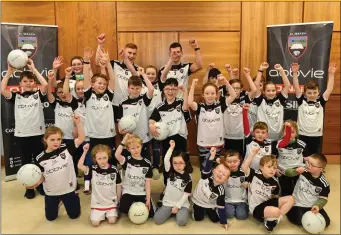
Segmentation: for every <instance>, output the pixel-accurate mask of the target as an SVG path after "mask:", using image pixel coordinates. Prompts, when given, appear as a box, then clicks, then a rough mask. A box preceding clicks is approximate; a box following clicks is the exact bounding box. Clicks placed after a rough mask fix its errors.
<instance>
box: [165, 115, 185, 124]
mask: <svg viewBox="0 0 341 235" xmlns="http://www.w3.org/2000/svg"><path fill="white" fill-rule="evenodd" d="M181 120H182V116H181V117H178V118H176V119H174V120H171V121H169V122H167V123H166V124H167V125H168V126H171V125H173V124H174V123H177V122H178V121H181Z"/></svg>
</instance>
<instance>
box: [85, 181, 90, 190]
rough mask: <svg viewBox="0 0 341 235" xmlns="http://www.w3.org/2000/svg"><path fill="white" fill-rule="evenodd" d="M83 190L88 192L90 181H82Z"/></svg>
mask: <svg viewBox="0 0 341 235" xmlns="http://www.w3.org/2000/svg"><path fill="white" fill-rule="evenodd" d="M84 190H85V191H89V190H90V180H85V181H84Z"/></svg>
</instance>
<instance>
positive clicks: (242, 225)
mask: <svg viewBox="0 0 341 235" xmlns="http://www.w3.org/2000/svg"><path fill="white" fill-rule="evenodd" d="M3 170H4V169H3ZM194 171H195V172H194V181H195V182H194V183H195V185H196V183H197V181H198V178H199V174H198V173H199V170H198V168H195V170H194ZM326 171H327V173H326V177H327V179H328V181H329V183H330V185H331V194H330V197H329V202H328V204H327V205H326V207H325V209H326V211H327V213H328V214H329V216H330V218H331V225H330V226H329V227H328V228H327V229H326V230H325V231H324V233H325V234H340V165H330V166H328V167H327V169H326ZM3 179H4V172H2V196H1V199H2V200H1V201H2V216H1V217H2V218H1V220H2V221H1V222H2V224H1V233H17V234H19V233H26V234H27V233H31V234H46V233H49V234H51V233H56V234H57V233H59V234H63V233H64V234H65V233H67V234H69V233H74V234H75V233H77V234H95V233H96V234H113V233H120V234H122V233H124V234H133V233H135V234H136V233H140V234H141V233H143V234H168V233H169V234H171V233H172V234H174V233H177V234H186V233H188V234H190V233H191V234H194V233H200V234H222V233H229V234H266V233H267V231H266V230H265V228H264V227H263V225H262V224H261V223H259V222H257V221H256V220H254V219H253V218H252V217H251V216H249V219H247V220H245V221H238V220H236V219H233V221H232V225H231V227H230V228H229V230H228V231H227V232H226V231H225V230H224V229H223V228H222V227H221V226H220V225H219V224H213V223H212V222H210V221H209V219H208V218H206V219H205V220H204V221H201V222H195V221H193V220H192V219H189V222H188V224H187V225H186V226H185V227H178V226H177V225H176V224H175V219H174V218H171V219H169V220H168V221H167V222H166V223H165V224H163V225H156V224H154V222H153V220H152V219H149V220H148V221H147V222H146V223H144V224H142V225H134V224H132V223H131V222H130V221H129V219H128V217H127V216H126V215H123V216H122V217H121V218H120V219H119V220H118V222H117V224H115V225H109V224H108V223H107V222H103V223H102V224H101V225H100V226H99V227H97V228H93V227H92V226H91V225H90V223H89V215H90V209H89V205H90V196H86V195H84V194H83V193H82V192H81V193H80V197H81V204H82V214H81V216H80V218H78V219H76V220H70V219H69V218H68V217H67V215H66V212H65V209H64V207H63V206H61V208H60V215H59V217H58V218H57V220H55V221H53V222H49V221H47V220H46V219H45V217H44V198H43V196H40V195H38V196H37V197H36V198H35V199H33V200H27V199H25V198H24V197H23V194H24V188H23V187H22V186H21V185H20V183H19V182H17V181H11V182H4V180H3ZM162 182H163V181H162V178H160V179H159V180H158V181H153V183H152V193H153V198H155V199H156V198H157V197H158V195H159V193H160V192H161V190H162ZM273 233H274V234H304V233H306V232H305V230H304V229H303V228H302V227H297V226H294V225H292V224H291V223H290V222H289V221H288V220H287V218H284V219H283V220H282V221H281V222H280V224H279V225H278V226H277V227H276V228H275V231H274V232H273Z"/></svg>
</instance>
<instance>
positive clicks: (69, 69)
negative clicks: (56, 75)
mask: <svg viewBox="0 0 341 235" xmlns="http://www.w3.org/2000/svg"><path fill="white" fill-rule="evenodd" d="M72 72H73V68H72V67H68V68H66V69H65V76H66V77H71V74H72Z"/></svg>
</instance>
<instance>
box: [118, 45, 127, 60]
mask: <svg viewBox="0 0 341 235" xmlns="http://www.w3.org/2000/svg"><path fill="white" fill-rule="evenodd" d="M118 56H119V57H121V58H122V59H123V60H124V59H125V52H124V49H123V48H121V49H120V50H119V51H118Z"/></svg>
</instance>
